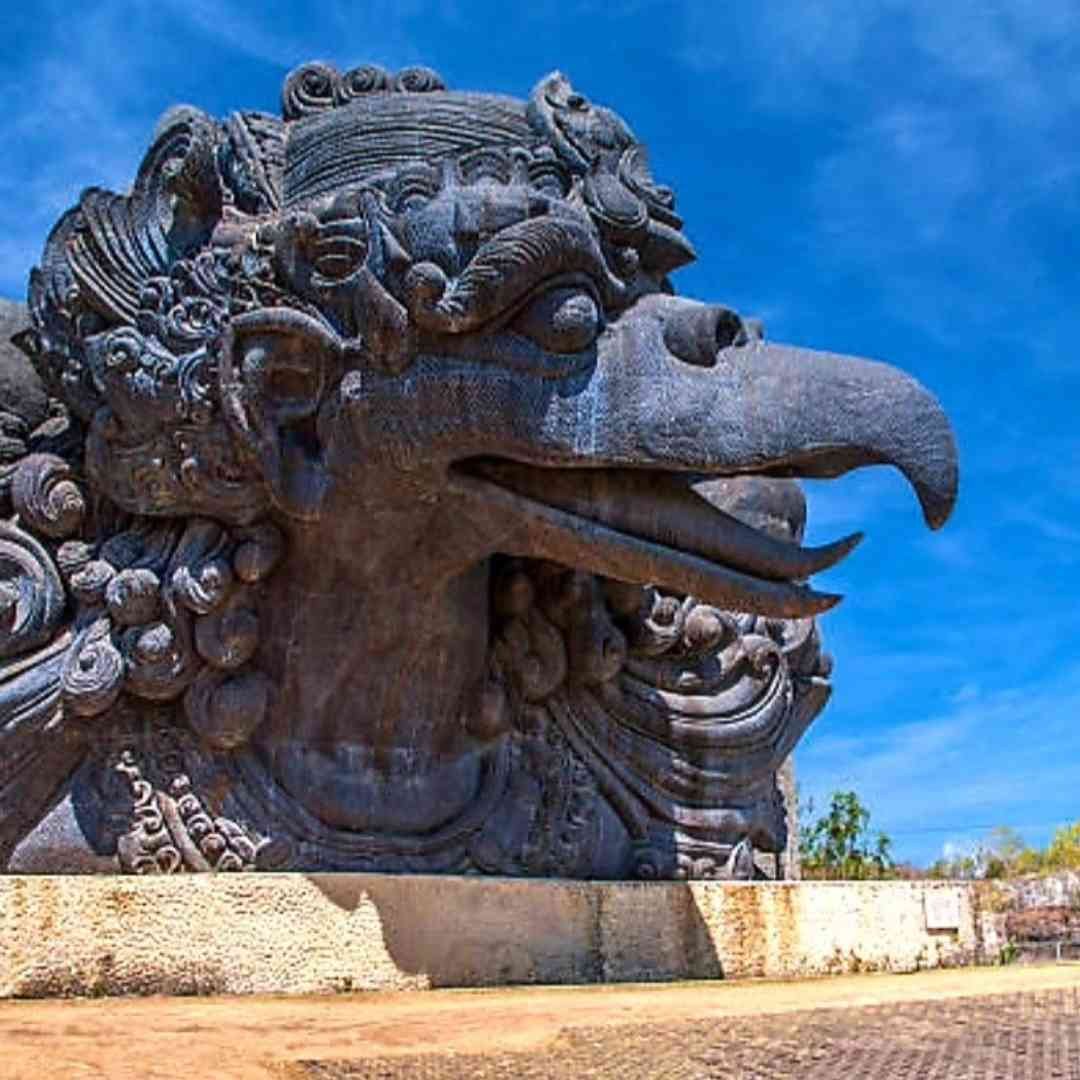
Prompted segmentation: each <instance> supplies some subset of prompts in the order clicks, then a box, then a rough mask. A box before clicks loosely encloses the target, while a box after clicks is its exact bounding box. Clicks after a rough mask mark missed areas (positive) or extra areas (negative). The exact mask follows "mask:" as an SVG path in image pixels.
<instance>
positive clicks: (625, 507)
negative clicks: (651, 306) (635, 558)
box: [472, 461, 861, 581]
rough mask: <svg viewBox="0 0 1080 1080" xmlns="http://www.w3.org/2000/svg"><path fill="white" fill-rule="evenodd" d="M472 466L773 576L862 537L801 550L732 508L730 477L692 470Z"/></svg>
mask: <svg viewBox="0 0 1080 1080" xmlns="http://www.w3.org/2000/svg"><path fill="white" fill-rule="evenodd" d="M472 468H473V471H475V472H477V473H479V474H480V475H482V476H484V477H485V478H486V479H489V480H492V481H494V482H495V483H497V484H498V485H499V486H500V487H503V488H507V489H509V490H511V491H514V492H517V493H518V494H520V495H525V496H527V497H528V498H529V499H532V500H535V501H536V502H540V503H543V504H545V505H547V506H552V507H557V508H558V509H560V510H563V511H565V512H567V513H568V514H573V515H574V516H575V517H579V518H585V519H587V520H589V521H595V522H599V523H601V524H603V525H606V526H609V527H610V528H612V529H615V530H617V531H618V532H620V533H625V534H628V535H630V536H633V537H636V538H638V539H640V540H646V541H650V542H651V543H653V544H657V545H660V546H662V547H665V548H670V549H672V550H674V551H677V552H681V553H684V554H687V555H694V556H698V557H700V558H702V559H705V560H708V561H709V562H711V563H719V564H722V565H724V566H728V567H732V568H733V569H736V570H740V571H742V572H743V573H746V574H749V575H752V576H754V577H758V578H765V579H769V580H775V581H799V580H803V579H805V578H808V577H810V576H811V575H812V574H815V573H818V572H819V571H821V570H825V569H827V568H828V567H830V566H832V565H834V564H835V563H837V562H838V561H839V560H840V559H842V558H843V557H844V556H845V555H846V554H847V553H848V552H849V551H851V549H852V548H853V547H854V546H855V545H856V544H857V543H858V542H859V539H860V538H861V537H860V535H859V534H855V535H853V536H849V537H847V538H845V539H843V540H840V541H837V542H836V543H834V544H829V545H827V546H825V547H820V548H801V547H799V546H798V545H797V544H793V543H790V542H788V541H786V540H783V539H777V538H776V537H774V536H770V535H768V534H767V533H765V532H762V531H759V530H758V529H756V528H752V527H751V526H750V525H747V524H744V523H743V522H742V521H740V520H738V518H737V517H735V516H733V515H732V514H729V513H727V512H725V510H724V509H723V506H724V504H725V501H727V500H728V499H729V498H730V497H731V496H730V493H729V490H728V488H726V487H725V484H726V483H730V482H728V481H724V480H716V479H704V478H702V477H699V476H694V475H691V474H687V473H668V472H658V471H653V470H644V469H544V468H536V467H533V466H528V465H521V464H518V463H516V462H508V461H488V462H483V463H477V464H475V465H474V466H473V467H472ZM759 483H782V482H780V481H759ZM759 501H760V500H759ZM774 501H775V500H774ZM788 501H790V500H788ZM763 509H764V507H763ZM792 531H794V530H792Z"/></svg>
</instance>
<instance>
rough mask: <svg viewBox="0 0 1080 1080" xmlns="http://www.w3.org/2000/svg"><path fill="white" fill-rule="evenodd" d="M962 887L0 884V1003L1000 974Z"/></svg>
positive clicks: (192, 881)
mask: <svg viewBox="0 0 1080 1080" xmlns="http://www.w3.org/2000/svg"><path fill="white" fill-rule="evenodd" d="M996 956H997V944H996V942H990V943H984V942H983V931H982V916H981V915H980V910H979V901H978V895H977V892H976V890H974V889H972V888H971V887H970V886H967V885H964V884H962V883H954V882H948V883H944V882H941V883H937V882H880V883H878V882H863V883H832V882H799V883H787V884H772V883H770V884H758V885H746V884H727V883H719V882H696V883H692V884H678V883H643V884H630V883H588V882H557V881H529V880H509V879H489V878H485V879H480V878H438V877H392V876H386V875H352V874H348V875H346V874H341V875H287V874H281V875H275V874H253V875H225V874H222V875H205V876H203V875H193V876H187V877H168V878H165V877H162V878H150V877H147V878H126V877H16V876H11V877H0V997H16V996H18V997H39V996H53V995H94V994H150V993H169V994H189V993H237V994H241V993H278V992H284V993H334V992H340V991H348V990H360V989H422V988H426V987H434V986H495V985H508V984H512V983H529V982H542V983H593V982H625V981H637V980H643V981H648V980H669V979H688V978H692V979H700V978H720V977H727V978H745V977H749V976H769V977H781V976H798V975H816V974H827V973H839V972H849V971H866V970H875V971H879V970H880V971H910V970H913V969H916V968H928V967H937V966H942V965H948V964H959V963H971V962H978V961H980V960H993V959H994V958H996Z"/></svg>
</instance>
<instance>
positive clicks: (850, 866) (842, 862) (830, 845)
mask: <svg viewBox="0 0 1080 1080" xmlns="http://www.w3.org/2000/svg"><path fill="white" fill-rule="evenodd" d="M813 814H814V806H813V802H812V801H811V802H809V803H808V804H807V805H806V808H805V818H806V821H805V823H804V824H803V825H802V827H801V828H800V835H799V854H800V857H801V860H802V866H803V872H804V874H805V876H807V877H815V878H827V879H855V880H862V879H865V878H882V877H887V876H889V874H890V873H891V871H892V868H893V860H892V855H891V851H892V840H890V839H889V837H888V836H886V835H885V834H884V833H882V832H877V833H875V834H873V835H872V834H871V832H870V811H869V810H867V808H866V807H865V806H863V804H862V802H861V801H860V799H859V796H858V795H857V794H856V793H855V792H854V791H834V792H833V794H832V796H831V798H830V801H829V808H828V810H827V811H826V812H825V813H824V814H823V815H821V817H819V818H817V819H816V820H812V819H813Z"/></svg>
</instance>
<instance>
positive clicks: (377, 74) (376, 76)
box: [336, 64, 390, 105]
mask: <svg viewBox="0 0 1080 1080" xmlns="http://www.w3.org/2000/svg"><path fill="white" fill-rule="evenodd" d="M336 89H337V95H336V100H337V103H338V104H339V105H344V104H345V103H346V102H348V101H351V100H352V99H353V98H356V97H360V96H361V95H363V94H377V93H380V92H383V91H386V90H389V89H390V73H389V72H388V71H387V70H386V69H385V68H381V67H379V66H378V64H364V65H363V66H361V67H355V68H353V69H352V71H347V72H345V74H344V76H342V79H341V82H340V83H339V84H338V86H337V88H336Z"/></svg>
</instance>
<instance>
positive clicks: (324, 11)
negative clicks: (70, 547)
mask: <svg viewBox="0 0 1080 1080" xmlns="http://www.w3.org/2000/svg"><path fill="white" fill-rule="evenodd" d="M0 28H2V30H3V33H2V34H0V51H2V53H3V56H2V60H3V63H2V64H0V94H2V96H3V100H4V101H6V102H7V106H6V116H5V130H6V132H7V148H6V152H5V154H4V157H3V160H2V162H0V295H3V296H8V297H12V298H22V296H23V294H24V289H25V279H26V273H27V270H28V268H29V266H30V265H31V264H32V263H33V262H34V261H35V260H36V258H37V257H38V255H39V253H40V249H41V244H42V242H43V240H44V237H45V234H46V232H47V230H48V228H49V226H50V225H51V224H52V222H53V221H54V220H55V218H56V217H57V215H58V214H59V213H60V212H61V211H62V210H63V209H65V208H66V207H67V206H68V205H70V204H71V203H72V202H73V201H74V199H75V198H76V197H77V195H78V192H79V190H80V189H81V188H82V187H84V186H88V185H91V184H97V185H103V186H111V187H113V188H116V189H121V190H122V189H124V188H126V187H127V185H128V183H129V182H130V180H131V178H132V177H133V176H134V173H135V169H136V167H137V165H138V162H139V159H140V157H141V154H142V152H143V150H144V149H145V148H146V146H147V145H148V141H149V137H150V133H151V131H152V129H153V125H154V122H155V120H156V118H157V116H158V115H159V114H160V113H161V112H162V111H163V110H164V109H165V108H166V107H167V106H169V105H171V104H174V103H176V102H190V103H192V104H196V105H199V106H201V107H202V108H204V109H206V110H208V111H210V112H212V113H215V114H217V115H225V114H226V113H227V112H229V111H230V110H232V109H236V108H260V109H266V110H274V109H276V108H277V103H278V98H279V92H280V86H281V82H282V78H283V76H284V75H285V73H286V72H287V70H289V69H290V68H291V67H293V66H294V65H295V64H297V63H299V62H301V61H304V60H308V59H314V58H321V59H327V60H330V61H333V62H336V63H337V64H338V65H339V66H341V67H343V68H346V67H351V66H354V65H356V64H358V63H361V62H366V61H374V62H378V63H382V64H384V65H385V66H387V67H391V68H398V67H402V66H405V65H408V64H413V63H425V64H428V65H430V66H432V67H435V68H436V69H438V70H439V71H440V72H441V73H442V74H443V76H444V78H445V79H446V81H447V83H448V84H449V85H450V86H451V87H453V88H456V89H482V90H495V91H503V92H508V93H512V94H516V95H519V96H523V95H525V94H526V93H527V92H528V91H529V89H530V88H531V86H532V85H533V83H534V82H535V81H536V80H537V79H538V78H539V77H540V76H541V75H543V74H545V73H546V72H548V71H549V70H551V69H553V68H556V67H557V68H560V69H562V70H564V71H565V72H566V73H567V74H568V75H569V76H570V77H571V79H572V80H573V81H574V83H575V85H576V86H577V87H578V88H580V89H581V90H582V91H583V92H584V93H586V94H587V95H588V96H590V97H592V98H594V99H596V100H597V101H600V102H602V103H604V104H607V105H610V106H612V107H614V108H616V109H617V110H618V111H619V112H620V113H622V114H623V115H624V116H625V117H626V118H627V119H628V120H629V122H630V123H631V125H632V126H633V128H634V130H635V131H636V132H637V134H638V136H639V137H640V138H642V139H643V140H644V141H646V142H647V143H649V145H650V147H651V150H652V159H653V165H654V171H655V172H656V173H657V175H658V177H659V178H660V179H662V180H664V181H667V182H670V183H672V184H673V185H674V186H675V188H676V190H677V192H678V196H679V208H680V211H681V212H682V213H683V214H684V215H685V217H686V220H687V229H688V232H689V234H690V236H691V237H692V239H693V241H694V243H695V244H696V246H697V248H698V252H699V254H700V261H699V263H698V264H697V265H695V266H692V267H690V268H688V269H686V270H684V271H682V272H680V274H679V275H678V278H677V282H676V284H677V286H678V287H679V289H680V291H682V292H684V293H686V294H688V295H693V296H697V297H699V298H701V299H706V300H712V301H723V302H726V303H729V304H731V305H732V306H734V307H736V308H738V309H739V310H741V311H743V312H744V313H747V314H757V315H760V316H762V317H763V318H764V320H765V324H766V327H767V331H768V334H769V336H770V337H771V338H773V339H774V340H781V341H789V342H795V343H799V344H804V345H809V346H817V347H821V348H829V349H833V350H836V351H846V352H852V353H856V354H860V355H865V356H871V357H876V358H880V359H885V360H889V361H890V362H892V363H895V364H897V365H899V366H901V367H903V368H906V369H907V370H909V371H911V372H912V373H913V374H915V375H916V376H917V377H918V378H920V379H921V380H922V381H923V382H925V383H926V384H927V385H929V386H930V387H931V388H932V389H933V390H934V391H935V392H936V393H937V394H938V395H939V396H940V398H941V399H942V401H943V403H944V405H945V407H946V410H947V411H948V412H949V414H950V415H951V417H952V418H953V421H954V423H955V425H956V429H957V433H958V438H959V444H960V451H961V470H962V471H961V478H962V479H961V483H962V490H961V500H960V504H959V506H958V509H957V513H956V515H955V517H954V519H953V520H952V522H951V523H950V524H949V526H948V527H947V528H946V529H945V530H944V531H943V532H942V533H939V534H930V533H927V532H926V531H925V529H924V528H923V527H922V523H921V518H920V515H919V513H918V510H917V507H916V505H915V502H914V499H913V497H912V496H911V495H910V493H909V492H908V490H907V489H906V488H905V486H904V485H903V483H902V482H901V481H900V480H899V478H898V477H897V476H896V475H895V474H894V473H892V472H890V471H888V470H882V469H875V470H870V471H867V472H863V473H859V474H855V475H852V476H849V477H847V478H845V479H843V480H841V481H837V482H834V483H831V484H825V483H816V484H813V485H811V487H810V509H811V527H810V531H811V539H817V540H825V539H831V538H833V537H834V536H836V535H837V534H838V533H840V532H843V531H846V530H850V529H854V528H863V527H865V528H866V529H867V531H868V533H869V537H868V539H867V540H866V542H865V543H864V545H863V546H862V547H861V548H860V549H859V550H858V551H857V552H856V553H855V554H854V555H853V556H852V557H851V558H850V559H849V560H848V562H847V563H845V564H844V565H843V566H842V567H841V568H838V569H837V570H836V571H834V572H832V573H831V574H829V575H826V576H825V577H824V578H822V579H821V581H820V582H819V583H820V584H821V585H823V586H825V587H831V588H834V589H836V590H838V591H842V592H844V593H846V594H847V599H846V600H845V602H844V604H842V605H841V607H840V608H839V609H838V610H837V611H835V612H834V613H831V614H830V615H828V616H827V617H826V618H825V620H824V631H825V634H826V638H827V642H828V645H829V648H830V649H831V651H832V652H833V653H834V655H835V657H836V661H837V665H836V674H835V691H834V697H833V701H832V703H831V704H830V706H829V707H828V709H827V710H826V712H825V713H824V714H823V715H822V717H821V718H820V719H819V720H818V721H817V723H816V725H815V727H814V728H813V729H812V730H811V732H810V734H809V735H808V736H807V738H806V739H805V741H804V743H803V744H802V746H801V748H800V751H799V753H798V763H799V769H800V778H801V786H802V788H803V790H804V792H806V793H808V794H811V795H814V796H816V797H817V799H818V801H819V802H820V800H821V799H822V798H823V797H824V796H825V795H827V793H828V792H829V791H830V790H832V789H834V788H837V787H847V786H853V787H855V788H856V790H858V791H859V793H860V794H861V795H862V796H863V798H864V800H865V801H866V802H867V803H868V805H869V806H870V808H871V810H872V812H873V823H874V824H875V825H876V826H878V827H881V828H883V829H885V830H886V831H888V832H890V833H891V834H892V835H893V837H894V839H895V841H896V848H897V853H898V854H899V855H900V856H901V857H905V858H912V859H916V860H923V861H926V860H929V859H932V858H934V857H935V856H936V855H938V854H939V853H940V852H941V850H942V848H943V847H944V845H946V844H951V845H956V844H961V845H962V844H965V843H969V842H971V841H974V840H975V839H977V837H978V835H979V832H980V831H981V829H980V826H992V825H996V824H1012V825H1015V826H1017V827H1019V828H1020V830H1021V832H1023V833H1024V835H1025V836H1027V837H1028V839H1029V840H1031V841H1037V842H1043V841H1045V839H1046V838H1047V837H1048V835H1049V833H1050V832H1051V830H1052V828H1053V826H1054V825H1055V824H1058V823H1061V822H1064V821H1067V820H1073V819H1076V818H1078V817H1080V588H1078V585H1077V582H1078V577H1077V574H1078V571H1080V433H1078V429H1077V411H1078V405H1080V365H1078V364H1077V363H1076V362H1075V360H1074V356H1073V351H1074V347H1075V343H1076V342H1077V341H1078V340H1080V307H1078V305H1077V302H1076V297H1077V284H1078V282H1077V278H1078V276H1080V259H1078V258H1077V257H1076V256H1075V247H1074V245H1076V243H1077V236H1078V230H1080V141H1078V136H1077V128H1078V123H1077V121H1078V119H1080V63H1078V62H1077V61H1078V59H1080V56H1078V53H1080V5H1077V4H1076V3H1075V0H1038V2H1035V0H980V2H975V0H949V2H948V3H947V4H941V3H939V2H936V0H933V2H932V0H895V2H894V0H875V2H874V3H867V4H851V3H848V4H844V3H839V2H835V3H832V2H827V0H755V2H753V3H751V2H749V0H746V2H740V3H729V4H721V3H717V2H716V0H680V2H664V0H622V2H608V0H561V2H560V3H558V4H556V3H553V2H550V0H530V2H528V3H525V4H521V5H518V4H514V3H507V2H505V0H503V2H500V3H489V2H477V3H474V2H466V0H460V2H453V0H445V2H436V3H422V2H420V0H390V2H384V0H379V2H370V3H364V2H363V0H354V2H348V3H347V2H341V0H321V2H320V3H318V4H306V3H299V2H289V3H267V4H259V3H256V2H247V3H240V2H236V0H155V2H152V3H149V2H148V3H137V2H130V3H119V2H114V0H100V2H97V3H95V4H93V5H85V6H80V10H79V12H78V15H77V16H76V15H75V14H74V13H73V8H72V5H71V4H70V3H37V4H34V3H29V4H28V3H24V4H20V5H18V6H17V7H15V6H14V5H13V6H10V7H8V9H7V10H6V11H5V14H4V15H3V16H2V17H0Z"/></svg>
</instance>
